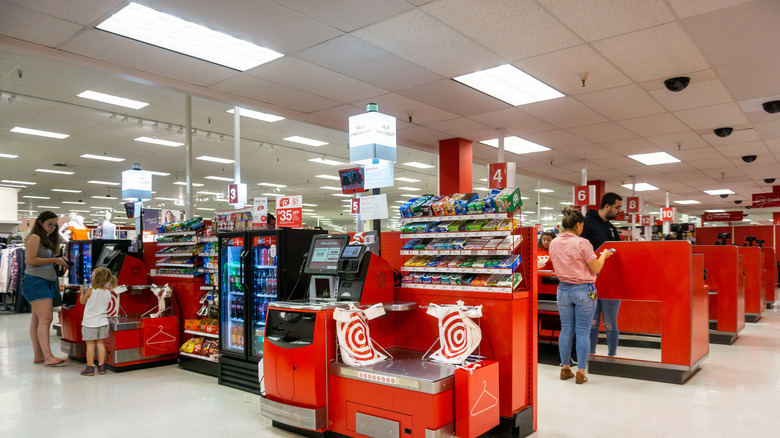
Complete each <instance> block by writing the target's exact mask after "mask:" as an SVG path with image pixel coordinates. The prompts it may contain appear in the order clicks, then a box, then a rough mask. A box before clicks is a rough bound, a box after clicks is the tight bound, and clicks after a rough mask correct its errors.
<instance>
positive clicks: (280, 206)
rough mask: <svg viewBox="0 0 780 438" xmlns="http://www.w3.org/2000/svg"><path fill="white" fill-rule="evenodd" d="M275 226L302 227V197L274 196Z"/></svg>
mask: <svg viewBox="0 0 780 438" xmlns="http://www.w3.org/2000/svg"><path fill="white" fill-rule="evenodd" d="M276 227H277V228H282V227H285V228H302V227H303V197H302V196H300V195H298V196H282V197H279V198H276Z"/></svg>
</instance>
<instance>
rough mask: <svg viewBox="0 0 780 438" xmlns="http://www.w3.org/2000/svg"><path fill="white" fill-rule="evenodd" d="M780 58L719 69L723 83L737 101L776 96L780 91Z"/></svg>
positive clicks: (758, 60)
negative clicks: (779, 70)
mask: <svg viewBox="0 0 780 438" xmlns="http://www.w3.org/2000/svg"><path fill="white" fill-rule="evenodd" d="M778 69H780V56H774V57H771V58H764V59H757V60H751V61H745V62H741V63H738V64H731V65H727V66H723V67H720V68H718V73H719V74H720V76H721V78H722V79H723V83H724V84H725V85H726V87H727V88H728V89H729V91H730V92H731V95H732V96H734V99H736V100H748V99H755V98H760V97H767V96H772V95H776V94H777V93H778V91H779V90H780V75H778Z"/></svg>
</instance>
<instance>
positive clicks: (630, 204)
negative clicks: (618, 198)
mask: <svg viewBox="0 0 780 438" xmlns="http://www.w3.org/2000/svg"><path fill="white" fill-rule="evenodd" d="M640 205H641V203H640V201H639V196H629V197H627V198H626V213H639V206H640Z"/></svg>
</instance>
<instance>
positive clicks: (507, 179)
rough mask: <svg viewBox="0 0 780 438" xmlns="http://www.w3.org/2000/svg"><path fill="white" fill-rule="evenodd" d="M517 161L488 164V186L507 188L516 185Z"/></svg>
mask: <svg viewBox="0 0 780 438" xmlns="http://www.w3.org/2000/svg"><path fill="white" fill-rule="evenodd" d="M515 167H516V166H515V163H514V162H512V163H491V164H488V187H489V188H491V189H505V188H507V187H515Z"/></svg>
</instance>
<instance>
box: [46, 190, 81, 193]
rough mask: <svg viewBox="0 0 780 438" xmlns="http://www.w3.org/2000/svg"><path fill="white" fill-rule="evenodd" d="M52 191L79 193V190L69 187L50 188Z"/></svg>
mask: <svg viewBox="0 0 780 438" xmlns="http://www.w3.org/2000/svg"><path fill="white" fill-rule="evenodd" d="M51 191H52V192H62V193H81V190H70V189H51Z"/></svg>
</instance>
